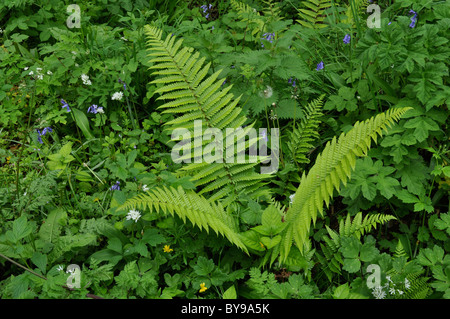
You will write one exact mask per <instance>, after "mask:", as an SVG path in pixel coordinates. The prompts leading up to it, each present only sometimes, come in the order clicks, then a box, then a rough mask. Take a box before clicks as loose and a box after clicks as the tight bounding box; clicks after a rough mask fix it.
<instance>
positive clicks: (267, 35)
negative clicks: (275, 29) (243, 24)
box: [261, 33, 275, 48]
mask: <svg viewBox="0 0 450 319" xmlns="http://www.w3.org/2000/svg"><path fill="white" fill-rule="evenodd" d="M274 38H275V33H264V34H263V37H262V38H261V39H264V40H266V41H268V42H270V43H273V39H274ZM261 47H263V48H264V43H262V42H261Z"/></svg>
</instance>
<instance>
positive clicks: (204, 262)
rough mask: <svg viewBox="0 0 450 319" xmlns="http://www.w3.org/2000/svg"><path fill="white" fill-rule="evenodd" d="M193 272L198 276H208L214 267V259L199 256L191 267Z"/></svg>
mask: <svg viewBox="0 0 450 319" xmlns="http://www.w3.org/2000/svg"><path fill="white" fill-rule="evenodd" d="M192 268H193V269H194V272H195V273H196V274H197V275H199V276H205V277H206V276H208V275H209V274H210V273H212V271H213V270H214V268H215V265H214V261H212V260H211V259H207V258H206V257H203V256H200V257H198V259H197V263H196V264H195V265H194V266H193V267H192Z"/></svg>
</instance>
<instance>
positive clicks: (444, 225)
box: [434, 213, 450, 235]
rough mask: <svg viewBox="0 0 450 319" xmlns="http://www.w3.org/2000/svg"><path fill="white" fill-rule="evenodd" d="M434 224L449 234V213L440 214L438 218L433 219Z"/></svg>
mask: <svg viewBox="0 0 450 319" xmlns="http://www.w3.org/2000/svg"><path fill="white" fill-rule="evenodd" d="M434 226H436V228H437V229H439V230H445V231H446V232H447V234H449V235H450V214H449V213H446V214H441V215H440V216H439V219H436V220H435V221H434Z"/></svg>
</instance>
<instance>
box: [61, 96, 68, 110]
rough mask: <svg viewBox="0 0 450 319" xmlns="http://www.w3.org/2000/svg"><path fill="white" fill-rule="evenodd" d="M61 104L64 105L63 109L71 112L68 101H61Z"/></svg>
mask: <svg viewBox="0 0 450 319" xmlns="http://www.w3.org/2000/svg"><path fill="white" fill-rule="evenodd" d="M61 104H62V105H63V106H62V108H63V109H66V110H67V112H70V108H69V104H67V102H66V101H64V100H63V99H61Z"/></svg>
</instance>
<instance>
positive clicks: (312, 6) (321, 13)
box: [298, 0, 331, 29]
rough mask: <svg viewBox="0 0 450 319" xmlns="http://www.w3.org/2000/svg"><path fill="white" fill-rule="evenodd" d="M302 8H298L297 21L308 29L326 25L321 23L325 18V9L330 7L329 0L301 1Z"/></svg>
mask: <svg viewBox="0 0 450 319" xmlns="http://www.w3.org/2000/svg"><path fill="white" fill-rule="evenodd" d="M301 4H302V5H303V8H302V9H299V13H298V15H299V16H300V20H298V22H299V23H300V24H301V25H303V26H305V27H307V28H310V29H319V28H325V27H326V26H327V25H326V24H324V23H323V21H324V20H325V10H326V9H328V8H330V7H331V1H330V0H308V1H302V2H301Z"/></svg>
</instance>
